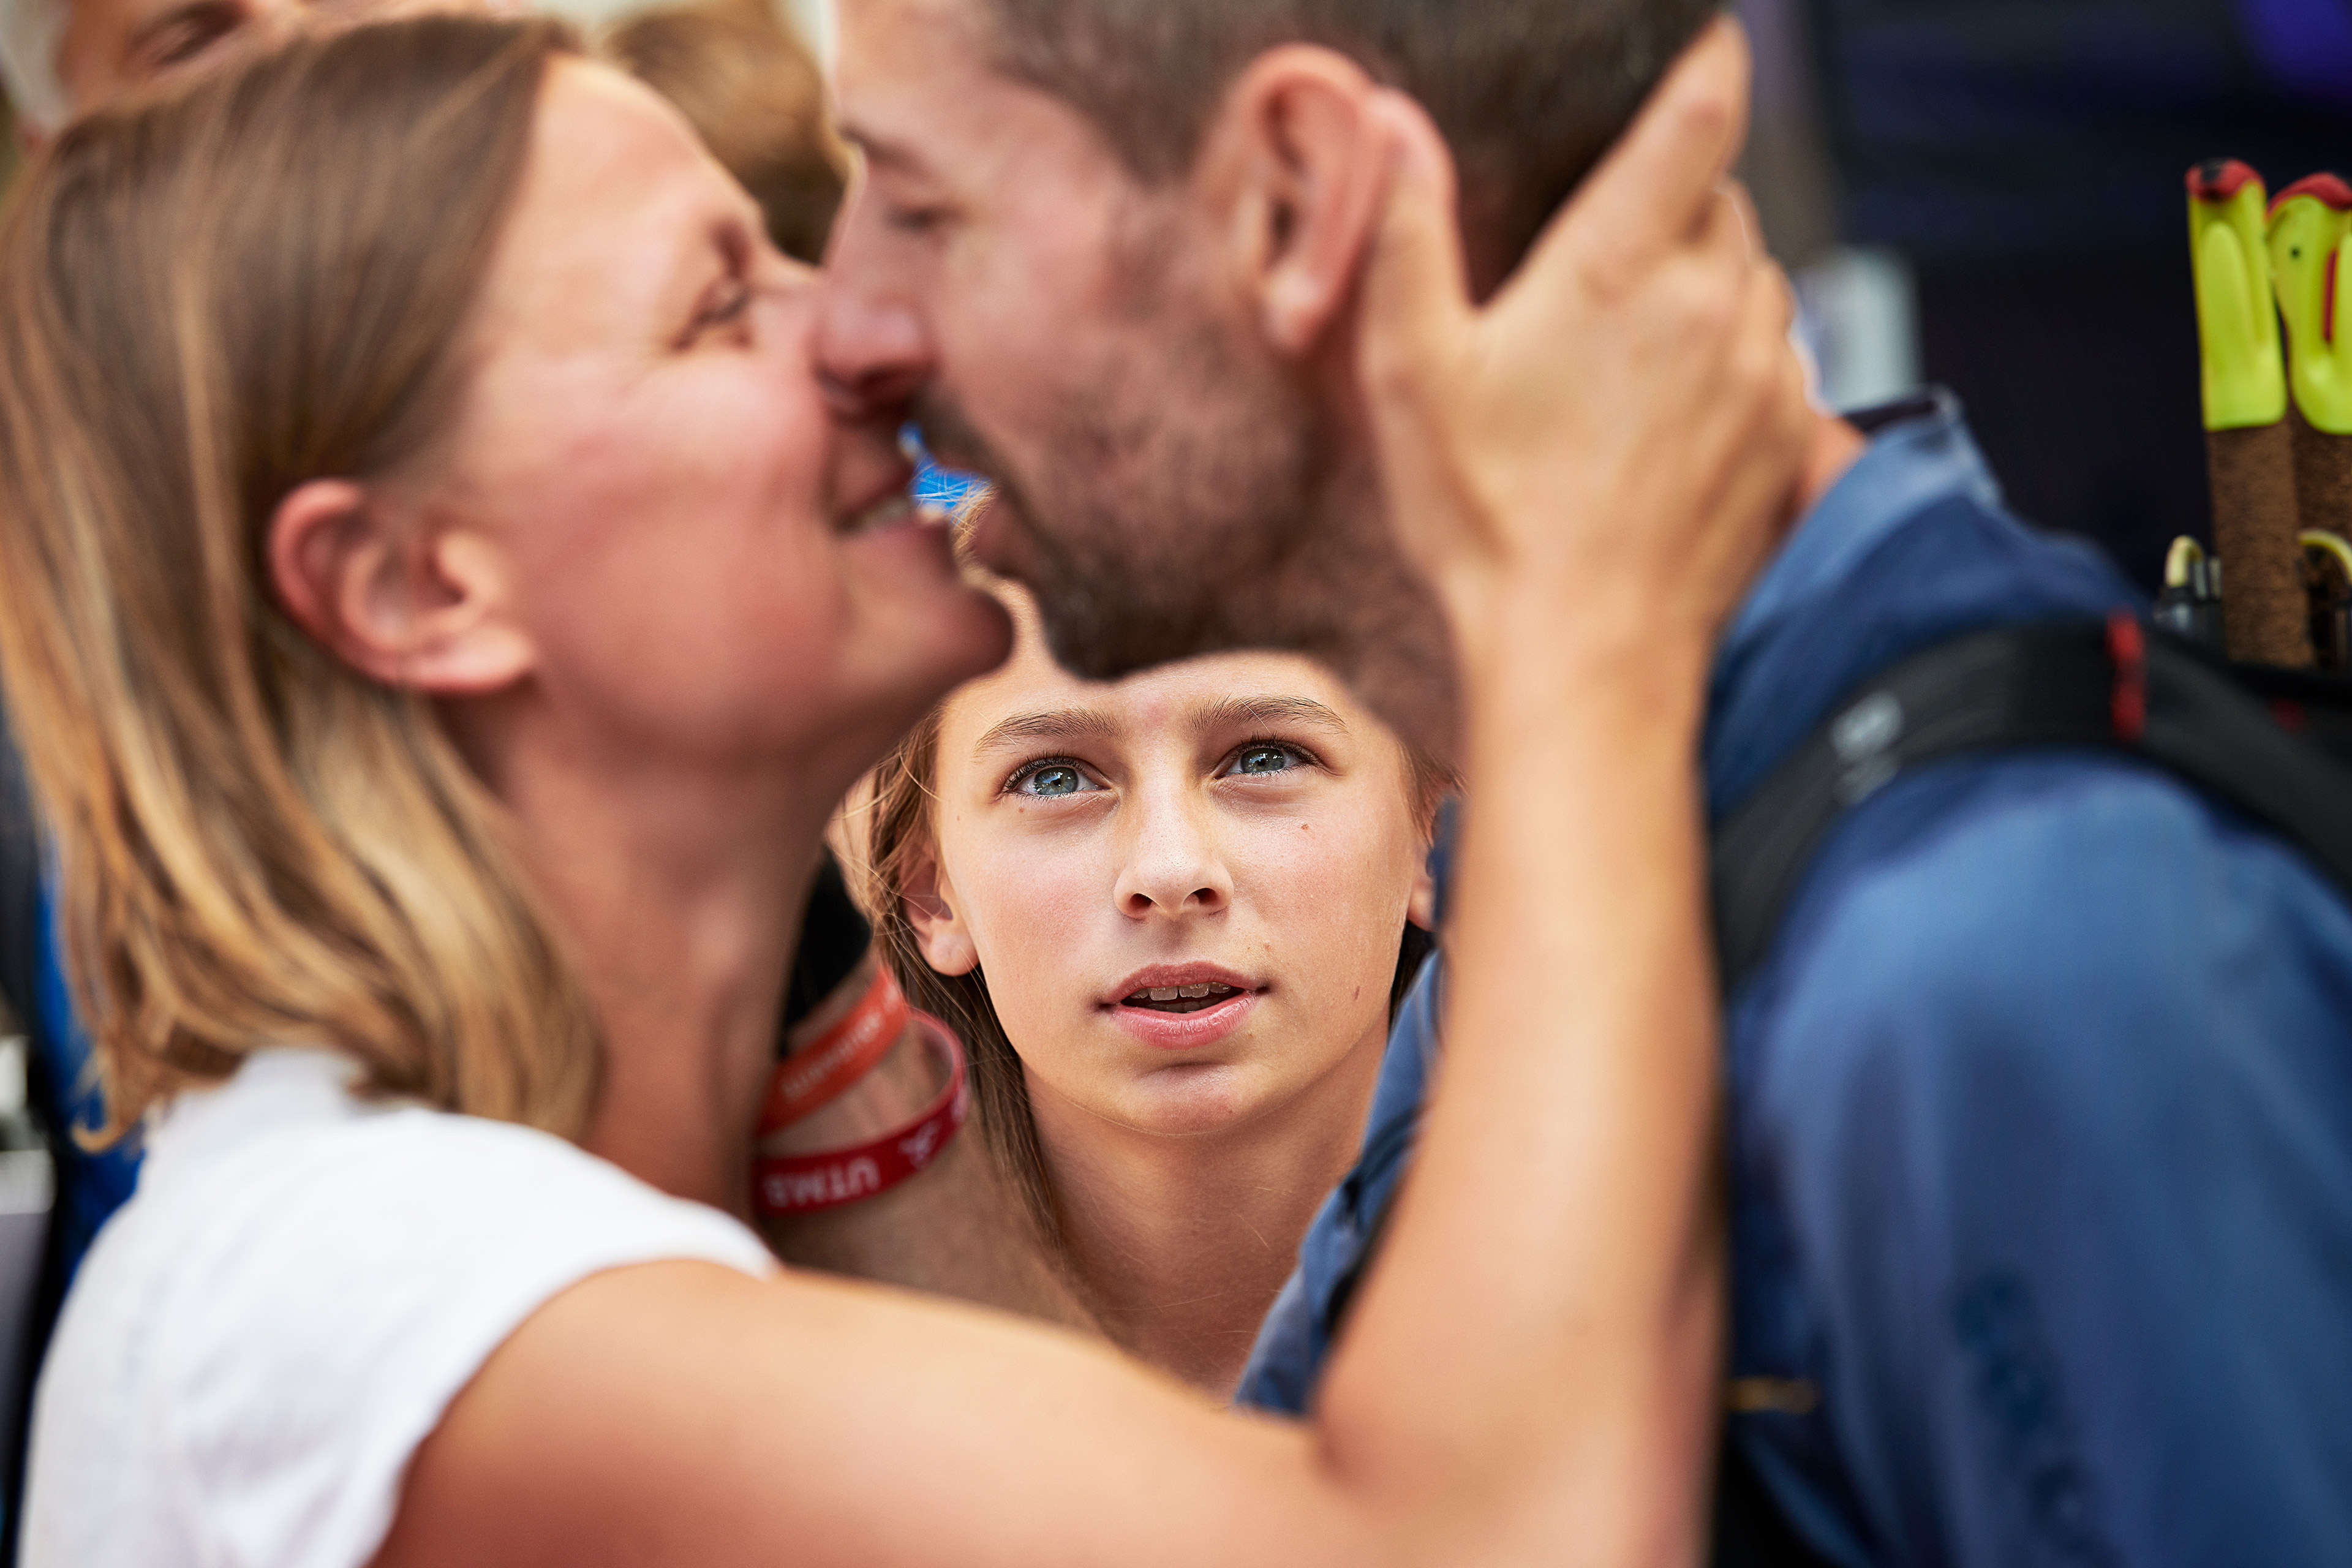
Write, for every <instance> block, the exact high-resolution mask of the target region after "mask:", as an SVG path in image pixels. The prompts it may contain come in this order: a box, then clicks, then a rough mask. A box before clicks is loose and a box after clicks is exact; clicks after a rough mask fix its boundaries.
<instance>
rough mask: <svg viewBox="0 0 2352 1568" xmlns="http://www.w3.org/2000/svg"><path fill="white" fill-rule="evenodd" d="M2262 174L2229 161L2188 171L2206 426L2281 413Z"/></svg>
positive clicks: (2239, 426) (2254, 422)
mask: <svg viewBox="0 0 2352 1568" xmlns="http://www.w3.org/2000/svg"><path fill="white" fill-rule="evenodd" d="M2265 195H2266V193H2265V192H2264V191H2263V178H2262V176H2261V175H2260V174H2255V173H2254V171H2253V170H2252V169H2251V168H2248V167H2247V166H2246V165H2245V164H2243V163H2237V162H2234V161H2231V162H2223V163H2206V164H2202V165H2200V166H2199V167H2198V168H2196V169H2193V170H2191V171H2190V172H2189V247H2190V250H2191V254H2192V255H2193V256H2194V258H2195V261H2196V268H2197V330H2198V340H2199V342H2200V346H2201V349H2202V355H2203V360H2204V366H2205V428H2206V429H2208V430H2246V429H2252V428H2254V427H2256V426H2264V425H2275V424H2277V423H2278V422H2279V421H2280V420H2282V419H2284V418H2285V417H2286V364H2285V356H2284V354H2283V353H2281V352H2280V347H2279V324H2278V312H2277V310H2274V309H2273V307H2272V304H2271V265H2270V259H2271V258H2270V247H2269V246H2268V244H2267V243H2266V240H2267V236H2266V234H2265V232H2264V225H2263V202H2264V199H2265Z"/></svg>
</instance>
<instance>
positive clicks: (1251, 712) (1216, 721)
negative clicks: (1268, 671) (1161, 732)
mask: <svg viewBox="0 0 2352 1568" xmlns="http://www.w3.org/2000/svg"><path fill="white" fill-rule="evenodd" d="M1195 721H1196V722H1197V723H1198V724H1199V725H1200V727H1201V728H1202V729H1203V730H1247V729H1253V728H1256V727H1259V726H1263V725H1268V724H1305V725H1308V726H1311V727H1312V728H1315V729H1318V730H1329V731H1335V732H1337V733H1339V734H1345V733H1347V731H1348V721H1346V720H1345V719H1342V718H1340V717H1339V714H1338V713H1336V712H1334V711H1332V710H1330V709H1328V708H1327V707H1325V706H1324V705H1323V704H1322V703H1320V702H1318V701H1316V700H1314V699H1313V698H1311V697H1228V698H1226V699H1224V700H1223V701H1220V702H1213V703H1210V704H1209V705H1208V706H1207V707H1205V708H1203V709H1202V710H1200V711H1199V712H1198V714H1197V715H1196V717H1195Z"/></svg>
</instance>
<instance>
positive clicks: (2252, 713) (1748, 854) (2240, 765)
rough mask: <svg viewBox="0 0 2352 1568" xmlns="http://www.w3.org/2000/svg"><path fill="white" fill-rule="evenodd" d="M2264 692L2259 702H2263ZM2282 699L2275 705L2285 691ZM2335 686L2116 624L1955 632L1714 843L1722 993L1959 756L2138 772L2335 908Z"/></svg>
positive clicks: (1857, 699) (1855, 695) (2345, 698)
mask: <svg viewBox="0 0 2352 1568" xmlns="http://www.w3.org/2000/svg"><path fill="white" fill-rule="evenodd" d="M2273 688H2275V689H2276V690H2275V691H2273ZM2290 691H2291V692H2292V693H2293V695H2286V694H2285V693H2287V692H2290ZM2347 739H2352V684H2347V683H2346V682H2342V681H2331V680H2326V679H2320V678H2315V677H2294V676H2287V675H2284V673H2283V672H2268V671H2262V672H2252V671H2249V672H2240V671H2237V670H2234V669H2232V668H2230V667H2227V666H2222V665H2220V664H2217V663H2216V662H2214V661H2213V660H2211V659H2210V658H2207V657H2205V656H2203V655H2202V654H2200V653H2199V652H2197V651H2195V650H2193V649H2192V648H2190V647H2189V646H2188V645H2186V644H2183V643H2180V642H2179V641H2177V640H2175V639H2173V638H2172V637H2168V636H2166V635H2164V634H2161V633H2154V632H2150V631H2149V630H2147V628H2146V627H2145V626H2142V625H2141V624H2140V622H2139V621H2137V619H2135V618H2133V617H2132V616H2128V615H2125V614H2121V613H2118V614H2117V615H2116V616H2113V617H2111V618H2110V619H2109V620H2108V621H2107V622H2106V623H2105V624H2104V625H2101V624H2099V623H2095V622H2087V621H2086V622H2065V623H2056V624H2052V625H2044V626H2017V627H2009V628H2004V629H2000V630H1996V631H1987V632H1977V633H1971V634H1969V636H1966V637H1959V638H1957V639H1955V640H1953V641H1950V642H1947V643H1943V644H1940V645H1938V646H1937V647H1932V648H1929V649H1928V650H1927V651H1926V652H1925V653H1921V654H1918V655H1916V656H1915V657H1913V658H1909V659H1906V660H1905V661H1904V662H1902V663H1900V664H1897V665H1895V666H1893V667H1891V668H1888V669H1886V670H1885V671H1883V672H1881V673H1880V674H1878V675H1875V676H1873V677H1872V678H1870V679H1868V680H1865V681H1864V682H1863V683H1862V684H1861V685H1860V686H1859V687H1857V688H1856V689H1854V690H1853V691H1852V692H1849V693H1848V694H1847V696H1846V697H1845V698H1844V700H1842V701H1841V702H1840V703H1839V704H1838V705H1837V707H1836V709H1835V710H1833V712H1832V715H1831V717H1830V718H1829V720H1828V721H1827V722H1825V723H1823V724H1822V726H1821V727H1820V728H1819V729H1818V730H1816V731H1814V732H1813V733H1812V734H1811V736H1809V737H1808V738H1807V739H1806V740H1805V741H1804V742H1801V744H1800V745H1799V746H1798V747H1797V749H1796V750H1795V752H1792V753H1790V756H1789V758H1788V759H1787V760H1786V761H1785V762H1783V763H1781V764H1780V766H1779V767H1778V768H1777V769H1775V770H1774V772H1773V773H1772V774H1771V776H1770V777H1769V778H1768V779H1766V781H1765V782H1764V784H1762V785H1761V786H1759V788H1758V789H1757V790H1756V792H1755V793H1754V794H1753V795H1750V796H1749V797H1748V799H1747V800H1746V801H1745V802H1743V803H1742V804H1741V805H1739V806H1738V808H1736V809H1735V810H1734V811H1733V812H1732V813H1731V814H1730V815H1729V816H1727V817H1726V818H1725V819H1724V820H1723V821H1722V822H1721V823H1720V824H1719V825H1718V826H1717V830H1716V833H1715V842H1714V847H1713V878H1714V884H1715V906H1716V942H1717V960H1718V963H1719V966H1720V967H1719V973H1720V974H1721V977H1722V981H1723V985H1724V989H1725V991H1726V992H1727V993H1728V992H1729V991H1730V990H1732V989H1733V988H1734V987H1736V986H1737V985H1738V983H1739V982H1740V981H1742V980H1744V979H1745V978H1747V976H1748V973H1750V972H1751V971H1753V970H1754V969H1755V968H1756V966H1757V965H1758V964H1759V963H1762V962H1763V960H1764V958H1765V956H1766V955H1767V954H1768V953H1769V952H1770V950H1771V946H1772V942H1773V939H1774V938H1775V937H1776V936H1777V935H1778V933H1779V930H1780V920H1781V917H1782V915H1783V914H1784V912H1785V911H1786V910H1787V906H1788V903H1789V900H1790V899H1791V898H1792V897H1793V896H1794V895H1795V893H1796V890H1797V887H1798V884H1799V882H1800V881H1801V879H1802V878H1803V875H1804V873H1805V870H1806V868H1807V867H1808V866H1809V865H1810V864H1811V861H1812V858H1813V855H1814V853H1815V851H1816V850H1817V849H1818V848H1819V847H1821V844H1822V841H1823V839H1824V838H1825V837H1827V835H1828V833H1829V831H1830V829H1831V828H1832V826H1835V825H1836V823H1837V822H1838V820H1839V819H1840V818H1841V817H1843V816H1844V815H1845V813H1846V812H1847V811H1849V810H1851V809H1852V808H1853V807H1854V806H1856V805H1860V804H1861V803H1862V802H1864V800H1867V799H1868V798H1870V796H1872V795H1875V794H1876V793H1878V791H1879V790H1881V789H1883V788H1885V786H1886V785H1887V784H1891V783H1893V782H1894V781H1895V779H1896V778H1897V777H1899V776H1901V775H1902V774H1903V773H1905V772H1906V771H1907V770H1909V769H1911V768H1915V767H1917V766H1919V765H1921V764H1923V763H1930V762H1934V761H1937V760H1939V759H1941V758H1944V757H1948V756H1954V755H1958V754H1960V753H1963V752H1989V751H2011V750H2018V749H2021V748H2024V747H2029V746H2095V747H2101V748H2105V749H2110V750H2116V751H2120V752H2125V753H2127V754H2131V755H2136V756H2138V757H2140V758H2142V759H2144V760H2145V761H2147V762H2148V763H2152V764H2154V765H2156V766H2158V767H2161V768H2164V769H2166V770H2167V771H2168V772H2170V773H2174V774H2176V775H2178V776H2179V777H2180V778H2182V779H2183V780H2185V781H2187V782H2188V783H2189V784H2195V785H2197V786H2198V787H2199V788H2200V789H2203V790H2205V791H2207V792H2208V793H2210V794H2211V795H2215V796H2217V797H2219V798H2220V799H2221V800H2222V801H2224V802H2226V803H2228V804H2229V805H2233V806H2235V807H2237V808H2238V809H2240V810H2242V811H2243V812H2245V813H2246V814H2247V815H2249V816H2252V817H2254V818H2255V819H2256V820H2258V821H2260V822H2262V823H2263V825H2264V826H2268V827H2269V828H2271V829H2272V830H2273V831H2274V832H2276V833H2277V834H2279V835H2280V837H2284V838H2285V839H2286V840H2287V841H2288V842H2290V843H2292V844H2294V846H2295V847H2296V848H2298V849H2299V850H2301V851H2302V852H2303V853H2304V854H2305V856H2306V857H2308V858H2310V859H2311V860H2312V861H2313V863H2314V864H2315V865H2316V866H2317V867H2318V868H2320V869H2321V870H2322V871H2324V872H2326V874H2327V875H2328V876H2329V877H2330V878H2331V879H2334V880H2335V882H2336V885H2337V886H2338V887H2339V888H2342V889H2347V891H2352V814H2347V812H2345V811H2344V809H2343V805H2342V803H2343V802H2344V801H2346V800H2352V765H2347V762H2346V761H2344V760H2340V759H2341V758H2342V757H2344V756H2352V750H2347V751H2345V752H2338V751H2337V749H2336V743H2337V742H2343V741H2345V740H2347Z"/></svg>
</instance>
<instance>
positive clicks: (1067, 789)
mask: <svg viewBox="0 0 2352 1568" xmlns="http://www.w3.org/2000/svg"><path fill="white" fill-rule="evenodd" d="M1014 787H1015V788H1016V789H1018V790H1019V791H1020V792H1021V793H1022V794H1024V795H1076V794H1078V793H1079V792H1081V791H1082V790H1084V789H1085V788H1086V787H1087V775H1086V774H1084V773H1080V772H1079V771H1078V770H1077V769H1076V768H1074V767H1072V766H1070V764H1069V763H1047V764H1046V765H1045V766H1044V767H1042V768H1039V769H1038V770H1037V771H1036V772H1034V773H1030V774H1028V775H1027V776H1026V777H1024V778H1023V779H1022V780H1021V781H1020V783H1019V784H1016V785H1015V786H1014Z"/></svg>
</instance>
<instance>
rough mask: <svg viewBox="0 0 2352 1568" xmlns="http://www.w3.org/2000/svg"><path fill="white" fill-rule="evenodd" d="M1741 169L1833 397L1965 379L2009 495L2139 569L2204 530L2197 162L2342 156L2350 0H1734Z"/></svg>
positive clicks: (1859, 398)
mask: <svg viewBox="0 0 2352 1568" xmlns="http://www.w3.org/2000/svg"><path fill="white" fill-rule="evenodd" d="M1738 11H1739V13H1740V15H1741V16H1742V17H1743V19H1744V20H1746V21H1747V22H1748V26H1750V27H1751V29H1753V31H1754V33H1755V35H1756V37H1757V56H1758V65H1759V83H1758V91H1757V119H1758V123H1757V132H1756V136H1755V139H1754V141H1753V142H1752V143H1751V146H1750V150H1749V154H1748V168H1747V173H1748V174H1749V176H1750V178H1751V179H1752V181H1753V183H1754V184H1755V188H1756V192H1757V196H1758V202H1759V206H1760V207H1761V209H1762V212H1763V217H1764V223H1765V227H1766V230H1767V234H1768V237H1769V240H1770V241H1771V244H1772V246H1773V248H1774V251H1775V253H1776V254H1777V255H1779V256H1780V258H1781V259H1782V260H1784V261H1785V262H1787V263H1788V264H1789V265H1790V267H1791V268H1792V269H1793V270H1794V271H1795V273H1796V277H1797V280H1798V285H1799V289H1800V292H1801V295H1802V297H1803V299H1804V301H1805V304H1806V307H1807V310H1806V319H1807V327H1808V330H1809V332H1810V335H1811V342H1812V346H1813V348H1814V350H1815V352H1816V354H1817V355H1818V357H1819V358H1820V359H1821V360H1822V368H1823V372H1824V383H1825V388H1824V389H1825V392H1826V394H1827V397H1828V400H1829V401H1830V402H1831V403H1832V404H1833V405H1841V406H1852V405H1860V404H1866V403H1874V402H1879V401H1883V400H1885V398H1887V397H1888V396H1890V395H1894V394H1896V393H1899V392H1901V391H1904V390H1906V389H1907V387H1908V386H1909V385H1911V384H1916V383H1918V382H1921V381H1927V382H1935V383H1940V384H1945V385H1948V386H1949V387H1951V388H1952V389H1953V390H1955V391H1956V392H1958V394H1959V395H1960V396H1961V398H1962V400H1963V401H1964V402H1965V403H1966V404H1967V405H1968V411H1969V421H1970V423H1971V425H1972V426H1974V428H1975V430H1976V433H1977V437H1978V438H1979V441H1980V442H1981V443H1982V444H1983V447H1984V449H1985V453H1986V456H1987V457H1988V458H1990V461H1991V465H1992V468H1994V470H1995V471H1996V472H1998V473H1999V474H2000V476H2001V478H2002V481H2003V484H2004V487H2005V489H2006V490H2007V492H2008V495H2009V500H2010V501H2011V506H2012V508H2013V510H2016V511H2017V512H2018V513H2019V514H2021V515H2022V516H2026V517H2031V518H2032V519H2034V520H2035V521H2037V522H2038V523H2040V524H2042V526H2045V527H2049V528H2053V529H2058V530H2063V531H2068V532H2075V533H2082V534H2086V535H2088V536H2090V537H2091V538H2093V539H2095V540H2096V541H2098V542H2099V543H2101V544H2102V545H2104V546H2105V548H2106V549H2107V551H2108V552H2109V553H2110V554H2112V555H2113V556H2114V557H2115V558H2116V562H2117V563H2118V564H2120V565H2121V566H2123V567H2124V569H2125V570H2126V573H2127V574H2130V575H2131V576H2132V577H2133V578H2134V579H2135V580H2136V581H2137V582H2138V583H2139V584H2141V585H2142V586H2143V587H2147V588H2151V589H2152V588H2154V587H2156V586H2157V585H2158V583H2159V581H2160V578H2161V574H2162V567H2163V562H2164V555H2165V550H2166V547H2167V546H2168V544H2169V542H2171V541H2172V539H2174V538H2175V537H2176V536H2178V535H2180V534H2184V533H2186V534H2194V535H2197V536H2198V537H2200V538H2201V539H2209V542H2210V534H2209V528H2210V513H2211V506H2210V497H2209V494H2208V490H2207V484H2206V475H2205V457H2204V455H2205V446H2204V438H2203V425H2202V422H2201V416H2200V393H2199V371H2198V342H2197V317H2196V310H2195V305H2194V296H2193V293H2192V291H2191V283H2190V277H2189V248H2188V245H2187V231H2186V227H2185V225H2184V223H2183V203H2182V191H2181V182H2182V177H2183V176H2184V175H2185V174H2187V172H2188V171H2189V169H2190V168H2191V167H2193V166H2194V165H2196V164H2199V163H2204V162H2206V161H2207V160H2209V159H2212V158H2218V157H2235V158H2242V159H2245V160H2246V161H2248V162H2249V163H2252V164H2253V165H2254V166H2255V167H2256V168H2257V169H2259V170H2261V171H2262V172H2263V174H2264V175H2266V176H2267V177H2268V179H2269V181H2270V184H2271V188H2272V189H2273V191H2275V190H2278V189H2279V188H2281V187H2283V186H2284V185H2285V184H2288V183H2289V182H2291V181H2293V180H2296V179H2300V178H2301V177H2303V176H2304V175H2305V174H2313V173H2315V172H2317V171H2320V170H2323V169H2326V168H2329V167H2331V166H2336V167H2340V166H2341V165H2342V164H2343V163H2346V162H2347V161H2352V4H2347V0H1965V3H1955V0H1739V4H1738Z"/></svg>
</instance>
